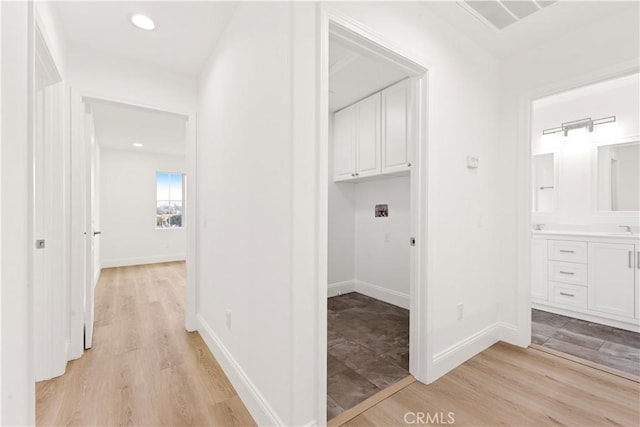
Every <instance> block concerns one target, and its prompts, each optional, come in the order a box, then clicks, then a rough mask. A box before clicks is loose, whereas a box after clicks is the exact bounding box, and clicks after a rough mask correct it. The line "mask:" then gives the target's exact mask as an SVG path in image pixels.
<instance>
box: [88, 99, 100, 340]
mask: <svg viewBox="0 0 640 427" xmlns="http://www.w3.org/2000/svg"><path fill="white" fill-rule="evenodd" d="M84 127H85V132H84V135H85V149H86V151H85V159H86V163H85V199H84V200H85V203H84V205H85V236H86V237H85V256H84V261H85V265H84V280H85V298H84V307H85V310H84V312H85V319H84V321H85V324H84V334H85V335H84V348H85V349H86V348H91V346H92V345H93V323H94V307H95V285H96V281H97V277H96V262H95V259H96V254H97V252H98V251H97V248H96V245H97V242H98V237H99V235H100V234H99V233H100V231H99V230H97V229H96V225H97V224H96V221H95V218H96V203H95V200H96V197H95V194H96V191H95V183H96V179H95V175H96V174H95V170H96V141H95V131H94V126H93V115H92V113H91V107H90V106H88V105H85V117H84Z"/></svg>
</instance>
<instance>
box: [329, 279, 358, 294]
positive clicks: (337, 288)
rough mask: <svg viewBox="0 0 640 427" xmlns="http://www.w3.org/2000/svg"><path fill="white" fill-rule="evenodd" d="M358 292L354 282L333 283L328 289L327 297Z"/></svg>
mask: <svg viewBox="0 0 640 427" xmlns="http://www.w3.org/2000/svg"><path fill="white" fill-rule="evenodd" d="M355 290H356V283H355V281H354V280H345V281H344V282H336V283H331V284H329V286H328V287H327V297H328V298H331V297H337V296H338V295H343V294H348V293H350V292H354V291H355Z"/></svg>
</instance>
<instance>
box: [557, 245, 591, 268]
mask: <svg viewBox="0 0 640 427" xmlns="http://www.w3.org/2000/svg"><path fill="white" fill-rule="evenodd" d="M549 259H551V260H554V261H567V262H582V263H585V264H586V262H587V242H571V241H568V240H549Z"/></svg>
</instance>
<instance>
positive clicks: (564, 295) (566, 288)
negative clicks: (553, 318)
mask: <svg viewBox="0 0 640 427" xmlns="http://www.w3.org/2000/svg"><path fill="white" fill-rule="evenodd" d="M549 288H550V289H549V296H550V297H551V301H553V302H557V303H559V304H567V305H572V306H575V307H584V308H587V287H586V286H578V285H570V284H567V283H557V282H549Z"/></svg>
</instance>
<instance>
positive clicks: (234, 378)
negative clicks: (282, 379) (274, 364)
mask: <svg viewBox="0 0 640 427" xmlns="http://www.w3.org/2000/svg"><path fill="white" fill-rule="evenodd" d="M196 318H197V323H198V332H199V333H200V336H202V339H203V340H204V342H205V343H206V344H207V347H209V351H211V353H212V354H213V356H214V357H215V358H216V360H217V361H218V363H219V364H220V366H221V367H222V370H223V371H224V373H225V374H226V375H227V377H228V378H229V381H231V384H232V385H233V387H234V388H235V389H236V391H237V392H238V396H240V399H242V402H243V403H244V404H245V406H246V407H247V410H248V411H249V413H250V414H251V416H252V417H253V419H254V420H255V422H256V423H257V424H258V425H259V426H284V425H285V424H284V423H283V422H282V420H281V419H280V417H278V415H277V414H276V412H275V411H274V410H273V408H272V407H271V405H269V403H268V402H267V400H266V399H265V398H264V396H262V394H261V393H260V391H259V390H258V388H257V387H256V385H255V384H253V382H252V381H251V379H250V378H249V376H248V375H247V374H246V372H244V370H243V369H242V367H241V366H240V365H239V364H238V362H237V361H236V360H235V359H234V357H233V355H232V354H231V353H230V352H229V350H228V349H227V348H226V347H225V346H224V344H223V343H222V341H221V340H220V339H219V338H218V336H217V335H216V334H215V333H214V332H213V329H212V328H211V327H210V326H209V324H208V323H207V322H206V320H204V319H203V318H202V316H200V315H199V314H198V315H197V316H196Z"/></svg>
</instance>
